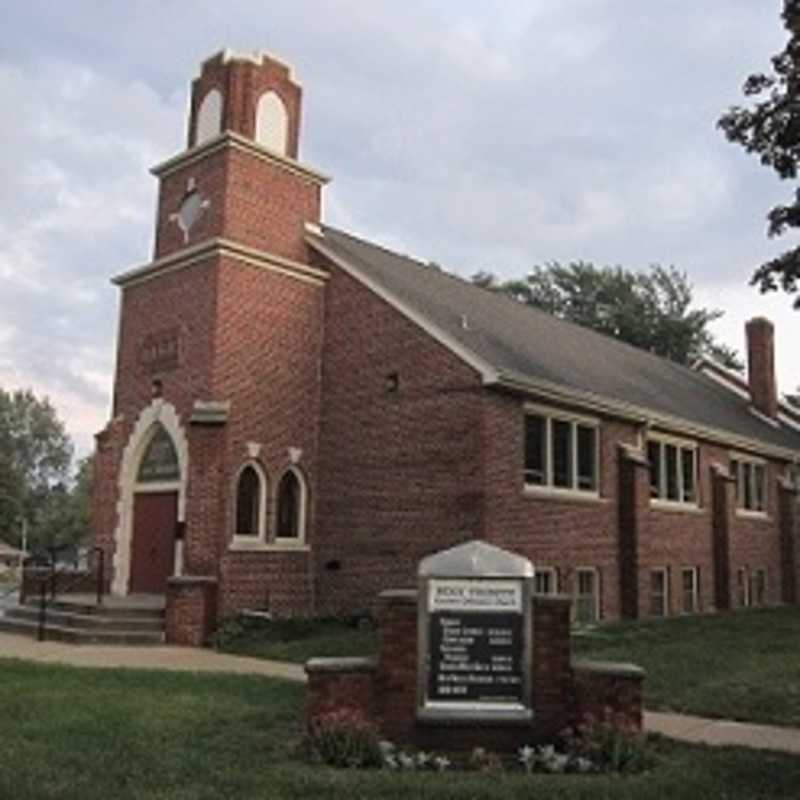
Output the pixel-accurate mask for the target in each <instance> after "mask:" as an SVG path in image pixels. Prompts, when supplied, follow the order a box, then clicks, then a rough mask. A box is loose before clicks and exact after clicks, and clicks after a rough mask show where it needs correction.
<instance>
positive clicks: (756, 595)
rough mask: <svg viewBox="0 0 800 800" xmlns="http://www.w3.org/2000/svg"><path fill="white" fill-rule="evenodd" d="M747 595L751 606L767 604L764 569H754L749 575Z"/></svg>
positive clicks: (765, 571)
mask: <svg viewBox="0 0 800 800" xmlns="http://www.w3.org/2000/svg"><path fill="white" fill-rule="evenodd" d="M749 595H750V605H751V606H764V605H766V604H767V570H766V569H765V568H764V567H759V568H758V569H754V570H753V571H752V572H751V573H750V591H749Z"/></svg>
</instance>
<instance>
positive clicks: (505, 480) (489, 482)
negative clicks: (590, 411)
mask: <svg viewBox="0 0 800 800" xmlns="http://www.w3.org/2000/svg"><path fill="white" fill-rule="evenodd" d="M545 405H547V406H548V407H552V404H551V403H547V404H545ZM484 419H485V436H484V442H485V450H484V465H485V479H484V480H485V492H486V537H487V539H488V540H489V541H492V542H493V543H494V544H498V545H500V546H501V547H505V548H507V549H509V550H512V551H513V552H515V553H519V554H520V555H524V556H525V557H527V558H529V559H530V560H531V561H532V562H533V564H534V565H535V566H537V567H555V568H556V569H557V571H558V584H559V591H561V592H564V593H565V594H569V593H572V592H573V591H574V588H575V580H576V578H575V570H576V569H577V568H579V567H596V568H597V570H598V574H599V580H600V586H601V615H602V616H603V617H604V618H609V619H614V618H616V617H618V616H619V614H620V604H619V597H620V592H619V566H618V565H619V561H618V552H619V506H618V502H617V497H618V490H619V473H618V470H619V454H618V448H619V445H620V444H621V443H622V444H631V445H633V444H635V442H636V435H637V431H636V429H635V428H634V427H633V426H632V425H627V424H623V423H621V422H616V421H614V420H610V419H604V420H601V427H600V476H599V477H600V497H599V499H594V498H585V499H584V498H564V497H563V496H561V497H558V496H556V495H551V496H547V495H546V494H545V493H529V492H526V491H525V489H524V475H523V465H524V402H523V400H522V399H521V398H518V397H514V396H511V395H500V394H496V393H488V392H487V393H486V395H485V398H484Z"/></svg>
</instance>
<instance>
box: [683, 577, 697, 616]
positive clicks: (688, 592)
mask: <svg viewBox="0 0 800 800" xmlns="http://www.w3.org/2000/svg"><path fill="white" fill-rule="evenodd" d="M697 584H698V581H697V567H684V568H683V569H682V570H681V595H682V602H681V611H683V613H684V614H694V613H696V612H697V610H698V602H697V594H698V592H697Z"/></svg>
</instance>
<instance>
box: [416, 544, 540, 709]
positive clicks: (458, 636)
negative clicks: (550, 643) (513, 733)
mask: <svg viewBox="0 0 800 800" xmlns="http://www.w3.org/2000/svg"><path fill="white" fill-rule="evenodd" d="M418 575H419V598H420V602H419V606H418V609H419V610H418V637H417V641H418V649H419V653H418V659H419V663H418V677H419V680H418V708H417V716H418V718H420V719H433V720H443V719H456V720H457V719H463V720H470V719H475V720H481V719H488V720H530V719H531V718H532V716H533V707H532V698H531V678H530V676H531V650H532V643H531V638H532V618H531V617H532V615H531V596H532V595H531V593H532V583H533V565H532V564H531V562H530V561H528V559H526V558H522V557H521V556H517V555H515V554H513V553H509V552H507V551H505V550H501V549H500V548H498V547H494V546H493V545H490V544H487V543H486V542H481V541H473V542H468V543H466V544H463V545H459V546H458V547H453V548H451V549H450V550H445V551H444V552H442V553H437V554H435V555H433V556H429V557H428V558H426V559H424V560H423V561H422V562H421V564H420V567H419V573H418Z"/></svg>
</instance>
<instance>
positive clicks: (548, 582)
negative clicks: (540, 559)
mask: <svg viewBox="0 0 800 800" xmlns="http://www.w3.org/2000/svg"><path fill="white" fill-rule="evenodd" d="M533 580H534V587H533V590H534V592H535V593H536V594H556V593H557V592H558V580H557V575H556V571H555V569H554V568H553V567H536V570H535V572H534V579H533Z"/></svg>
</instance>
